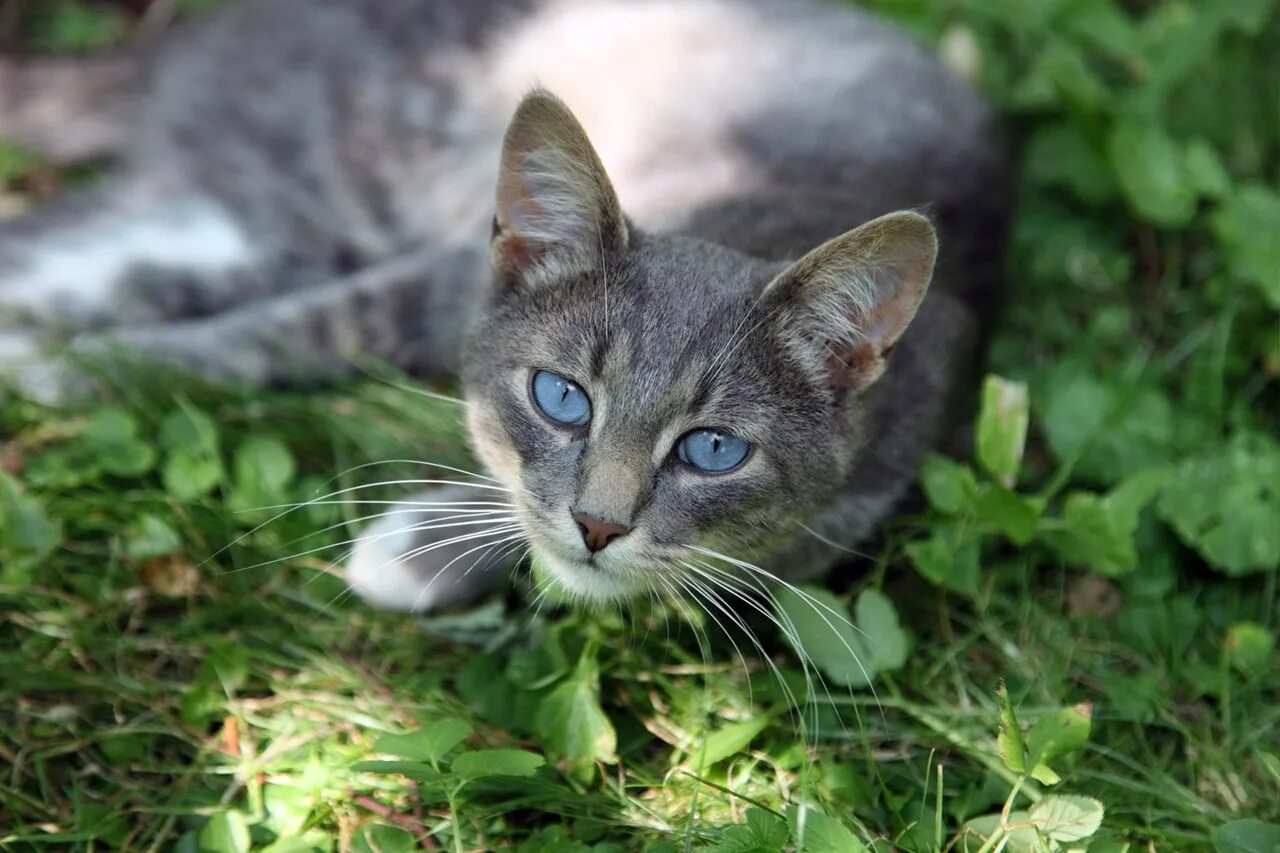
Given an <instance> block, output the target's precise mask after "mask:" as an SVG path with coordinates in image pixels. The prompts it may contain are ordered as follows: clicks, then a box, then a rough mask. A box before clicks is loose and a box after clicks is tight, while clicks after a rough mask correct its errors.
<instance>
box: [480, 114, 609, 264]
mask: <svg viewBox="0 0 1280 853" xmlns="http://www.w3.org/2000/svg"><path fill="white" fill-rule="evenodd" d="M626 244H627V223H626V219H625V218H624V217H623V215H622V208H621V207H620V206H619V204H618V197H617V194H616V193H614V190H613V185H612V184H611V183H609V177H608V176H607V175H606V174H605V171H604V166H603V165H602V164H601V162H600V157H599V155H597V154H596V150H595V148H593V147H592V145H591V142H590V140H588V139H587V134H586V131H584V130H583V129H582V125H581V124H579V123H578V120H577V119H576V118H575V117H574V115H573V113H571V112H570V111H569V108H568V107H566V106H565V105H564V103H563V102H562V101H561V100H560V99H559V98H557V97H555V96H554V95H552V94H551V93H550V92H546V91H544V90H535V91H534V92H531V93H530V94H529V95H527V96H526V97H525V99H524V100H523V101H521V103H520V106H519V107H518V108H517V109H516V112H515V116H514V117H513V118H512V119H511V124H510V126H509V127H508V128H507V134H506V137H505V139H504V140H503V145H502V162H501V166H500V171H499V174H498V198H497V210H496V213H495V215H494V220H493V241H492V243H491V244H490V256H491V259H492V263H493V269H494V272H495V274H496V275H497V277H498V280H499V281H500V282H502V283H503V286H507V287H516V288H528V287H536V286H538V285H539V284H542V283H544V282H549V281H555V280H558V279H562V278H564V277H565V276H567V275H572V274H575V273H582V272H586V271H589V270H591V269H594V268H596V267H598V266H599V265H600V263H601V260H602V258H603V256H604V255H605V254H606V253H609V252H616V251H622V250H624V249H625V248H626Z"/></svg>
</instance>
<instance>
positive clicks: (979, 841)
mask: <svg viewBox="0 0 1280 853" xmlns="http://www.w3.org/2000/svg"><path fill="white" fill-rule="evenodd" d="M1027 818H1028V813H1027V812H1025V811H1021V810H1019V811H1013V812H1010V813H1009V826H1011V827H1013V828H1012V829H1011V830H1009V831H1008V832H1005V831H1004V830H1002V829H1001V828H1000V825H1001V823H1002V821H1001V817H1000V815H999V814H989V815H983V816H982V817H976V818H974V819H973V820H971V821H969V822H968V823H966V824H965V825H964V826H963V827H961V829H960V850H961V853H979V851H982V853H990V851H991V850H992V847H991V846H990V845H988V844H987V841H988V840H989V839H991V838H993V837H994V836H995V835H996V834H997V833H999V834H1000V841H999V844H1000V849H1001V850H1002V851H1003V853H1044V851H1045V846H1044V844H1043V842H1041V841H1040V837H1039V836H1038V835H1037V834H1036V831H1035V828H1034V827H1032V826H1030V825H1028V823H1027Z"/></svg>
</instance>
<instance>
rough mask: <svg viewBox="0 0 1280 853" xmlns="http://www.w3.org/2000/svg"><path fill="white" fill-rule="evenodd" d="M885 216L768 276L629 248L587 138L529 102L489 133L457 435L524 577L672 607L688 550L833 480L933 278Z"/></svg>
mask: <svg viewBox="0 0 1280 853" xmlns="http://www.w3.org/2000/svg"><path fill="white" fill-rule="evenodd" d="M936 245H937V244H936V239H935V235H934V231H933V228H932V227H931V225H930V224H929V222H928V220H926V219H925V218H924V217H922V216H920V215H918V214H915V213H895V214H890V215H888V216H884V217H881V218H879V219H876V220H874V221H872V222H870V223H867V224H866V225H863V226H862V227H860V228H857V229H855V230H853V231H850V232H848V233H846V234H844V235H842V236H840V237H837V238H835V239H833V240H830V241H829V242H827V243H825V244H823V245H821V246H818V247H817V248H815V249H813V251H811V252H810V253H808V254H807V255H805V256H803V257H802V258H800V259H799V260H798V261H795V262H794V263H776V262H766V261H761V260H758V259H755V258H751V257H748V256H745V255H742V254H739V253H737V252H734V251H731V250H728V249H725V248H722V247H718V246H714V245H710V244H707V243H702V242H698V241H694V240H689V239H683V238H677V237H666V236H661V237H660V236H655V235H651V234H647V233H644V232H641V231H640V230H638V229H637V228H635V226H634V225H632V224H631V223H630V222H628V220H627V219H626V217H625V216H624V215H623V212H622V208H621V206H620V204H619V201H618V198H617V196H616V194H615V193H614V190H613V187H612V186H611V184H610V182H609V179H608V177H607V176H606V174H605V171H604V168H603V166H602V165H601V163H600V159H599V157H598V156H597V154H596V152H595V150H594V149H593V148H592V146H591V143H590V142H589V141H588V139H587V136H586V134H585V132H584V131H583V129H582V127H581V126H580V125H579V124H578V122H577V121H576V119H575V118H574V117H573V115H572V114H571V113H570V112H569V110H568V109H567V108H566V107H565V106H564V104H562V103H561V102H560V101H559V100H557V99H556V98H554V97H553V96H551V95H549V94H547V93H545V92H534V93H533V94H531V95H530V96H528V97H527V98H526V99H525V100H524V102H523V103H522V104H521V106H520V107H519V109H518V110H517V112H516V114H515V117H514V119H513V120H512V123H511V126H510V128H509V130H508V132H507V135H506V139H505V144H504V149H503V155H502V161H501V166H500V175H499V179H498V192H497V213H496V216H495V219H494V229H493V241H492V253H491V254H492V262H493V269H494V285H493V292H492V295H491V298H490V299H489V300H488V303H487V305H486V307H485V309H484V310H483V311H482V313H481V316H480V317H479V318H478V319H477V322H476V323H475V325H474V326H473V328H472V330H471V334H470V337H469V344H468V353H467V357H466V359H465V360H464V361H465V368H464V382H465V387H466V396H467V399H468V402H469V407H468V412H469V428H470V433H471V440H472V443H473V446H474V448H475V450H476V452H477V453H478V454H479V456H480V458H481V459H482V460H483V461H484V463H485V464H486V465H487V466H488V468H489V470H490V472H491V473H492V474H493V475H494V476H495V477H498V478H499V479H501V480H502V481H503V482H504V483H505V485H506V486H507V487H509V488H511V489H512V490H514V493H515V501H516V503H517V505H518V507H519V515H520V517H521V520H522V522H523V524H524V526H525V528H526V533H527V534H528V537H529V539H530V540H531V541H532V543H533V547H534V551H535V554H536V557H537V559H538V562H539V564H540V565H542V566H543V567H545V568H546V569H547V570H548V571H549V572H550V573H551V574H553V575H554V577H555V578H556V579H557V580H558V581H559V583H560V584H562V585H563V586H564V587H565V588H566V589H567V590H569V591H570V592H571V593H575V594H577V595H579V596H581V597H583V598H587V599H593V600H608V599H617V598H623V597H627V596H630V595H634V594H637V593H642V592H644V591H645V590H647V589H649V588H653V589H656V590H658V591H664V590H666V591H674V590H675V589H676V588H677V587H678V578H679V577H680V575H681V573H682V572H683V571H684V567H683V566H682V565H681V564H682V562H689V561H693V560H696V559H697V558H698V556H699V554H698V552H696V551H692V550H690V547H689V546H698V547H707V548H711V549H715V550H717V551H720V552H723V553H727V554H730V555H744V556H745V555H751V554H759V553H760V552H761V551H766V550H768V549H769V548H770V547H773V546H778V545H781V544H783V543H784V542H785V540H786V538H787V537H788V536H789V535H790V534H792V533H794V532H795V529H796V527H797V525H799V524H801V523H802V522H803V520H804V519H805V517H806V516H808V515H809V514H811V513H812V512H813V511H814V510H815V509H816V508H817V507H818V506H820V505H821V504H822V502H824V501H826V500H828V499H829V498H830V497H831V496H832V494H833V493H834V492H835V491H836V490H837V489H839V488H840V487H841V486H842V485H843V484H844V483H845V482H847V479H848V477H849V474H850V468H851V464H852V460H853V455H854V452H855V450H856V447H857V445H858V443H859V442H860V436H859V428H860V420H861V419H860V417H859V413H860V408H861V406H860V401H861V398H862V394H863V392H864V391H865V390H866V389H867V388H868V387H869V386H870V385H871V384H872V383H873V382H874V381H875V380H876V379H877V377H878V376H879V375H880V373H881V372H882V371H883V369H884V366H885V359H886V358H887V357H888V355H889V352H890V351H891V350H892V348H893V345H894V343H895V342H896V341H897V339H898V337H899V335H900V334H901V333H902V332H903V330H904V329H905V328H906V326H907V324H908V323H909V322H910V321H911V319H912V317H913V316H914V314H915V312H916V309H917V308H918V307H919V305H920V302H921V300H922V299H923V297H924V294H925V290H926V289H927V287H928V283H929V279H930V276H931V274H932V269H933V263H934V257H935V254H936Z"/></svg>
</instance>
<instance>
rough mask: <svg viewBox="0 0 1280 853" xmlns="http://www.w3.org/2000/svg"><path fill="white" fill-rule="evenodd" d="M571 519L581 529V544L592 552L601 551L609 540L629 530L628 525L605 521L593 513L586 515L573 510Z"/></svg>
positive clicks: (619, 537)
mask: <svg viewBox="0 0 1280 853" xmlns="http://www.w3.org/2000/svg"><path fill="white" fill-rule="evenodd" d="M573 520H574V521H576V522H577V523H578V529H579V530H581V531H582V542H583V544H585V545H586V546H587V550H588V551H590V552H591V553H592V554H594V553H595V552H597V551H603V550H604V549H605V548H608V547H609V543H610V542H613V541H614V540H615V539H621V538H622V537H623V536H626V535H627V534H628V533H630V532H631V528H630V527H623V526H622V525H621V524H614V523H613V522H612V521H605V520H604V519H602V518H596V517H595V516H594V515H587V514H586V513H585V512H575V513H574V514H573Z"/></svg>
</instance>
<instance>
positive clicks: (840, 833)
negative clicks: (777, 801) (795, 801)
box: [779, 806, 867, 853]
mask: <svg viewBox="0 0 1280 853" xmlns="http://www.w3.org/2000/svg"><path fill="white" fill-rule="evenodd" d="M787 823H788V824H790V826H791V836H792V838H794V839H795V842H796V853H864V851H866V849H867V845H865V844H863V843H862V840H861V839H860V838H858V836H856V835H854V834H853V831H852V830H850V829H849V828H848V827H846V826H845V825H844V824H842V823H841V822H840V821H838V820H836V819H835V818H833V817H828V816H827V815H825V814H823V813H822V812H820V811H815V810H814V809H811V808H808V807H806V806H790V807H788V808H787ZM779 849H781V848H779Z"/></svg>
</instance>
